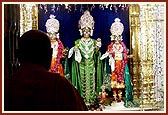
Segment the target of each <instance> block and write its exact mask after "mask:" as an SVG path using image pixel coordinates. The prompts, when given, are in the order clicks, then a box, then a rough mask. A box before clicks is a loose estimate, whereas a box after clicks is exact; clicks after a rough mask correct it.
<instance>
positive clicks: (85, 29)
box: [82, 27, 91, 38]
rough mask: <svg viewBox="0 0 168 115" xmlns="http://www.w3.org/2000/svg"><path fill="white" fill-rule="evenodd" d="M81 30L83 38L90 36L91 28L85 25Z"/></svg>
mask: <svg viewBox="0 0 168 115" xmlns="http://www.w3.org/2000/svg"><path fill="white" fill-rule="evenodd" d="M82 32H83V36H84V37H85V38H88V37H90V33H91V29H90V28H86V27H85V28H83V29H82Z"/></svg>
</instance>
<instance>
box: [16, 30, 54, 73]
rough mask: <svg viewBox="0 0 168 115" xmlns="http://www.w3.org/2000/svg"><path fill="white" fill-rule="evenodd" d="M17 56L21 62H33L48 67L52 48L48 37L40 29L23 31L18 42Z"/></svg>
mask: <svg viewBox="0 0 168 115" xmlns="http://www.w3.org/2000/svg"><path fill="white" fill-rule="evenodd" d="M18 46H19V49H18V57H19V61H20V62H21V64H22V63H33V64H37V65H41V66H43V67H45V68H46V69H47V70H49V68H50V64H51V58H52V49H51V42H50V38H49V37H48V36H47V34H45V33H44V32H42V31H40V30H30V31H27V32H25V33H24V34H23V35H22V36H21V37H20V38H19V42H18Z"/></svg>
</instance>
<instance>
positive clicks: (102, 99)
mask: <svg viewBox="0 0 168 115" xmlns="http://www.w3.org/2000/svg"><path fill="white" fill-rule="evenodd" d="M105 88H106V87H105V85H102V86H101V89H102V91H101V92H99V96H100V103H103V102H104V101H106V96H107V95H108V93H106V91H105Z"/></svg>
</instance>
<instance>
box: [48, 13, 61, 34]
mask: <svg viewBox="0 0 168 115" xmlns="http://www.w3.org/2000/svg"><path fill="white" fill-rule="evenodd" d="M55 17H56V16H54V15H53V14H50V19H48V20H47V22H46V24H45V26H46V30H47V32H48V33H52V34H53V33H57V32H58V31H59V27H60V24H59V21H58V20H57V19H55Z"/></svg>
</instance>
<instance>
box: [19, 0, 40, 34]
mask: <svg viewBox="0 0 168 115" xmlns="http://www.w3.org/2000/svg"><path fill="white" fill-rule="evenodd" d="M31 29H38V4H33V3H32V4H20V36H21V35H22V34H23V33H25V32H26V31H28V30H31Z"/></svg>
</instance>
